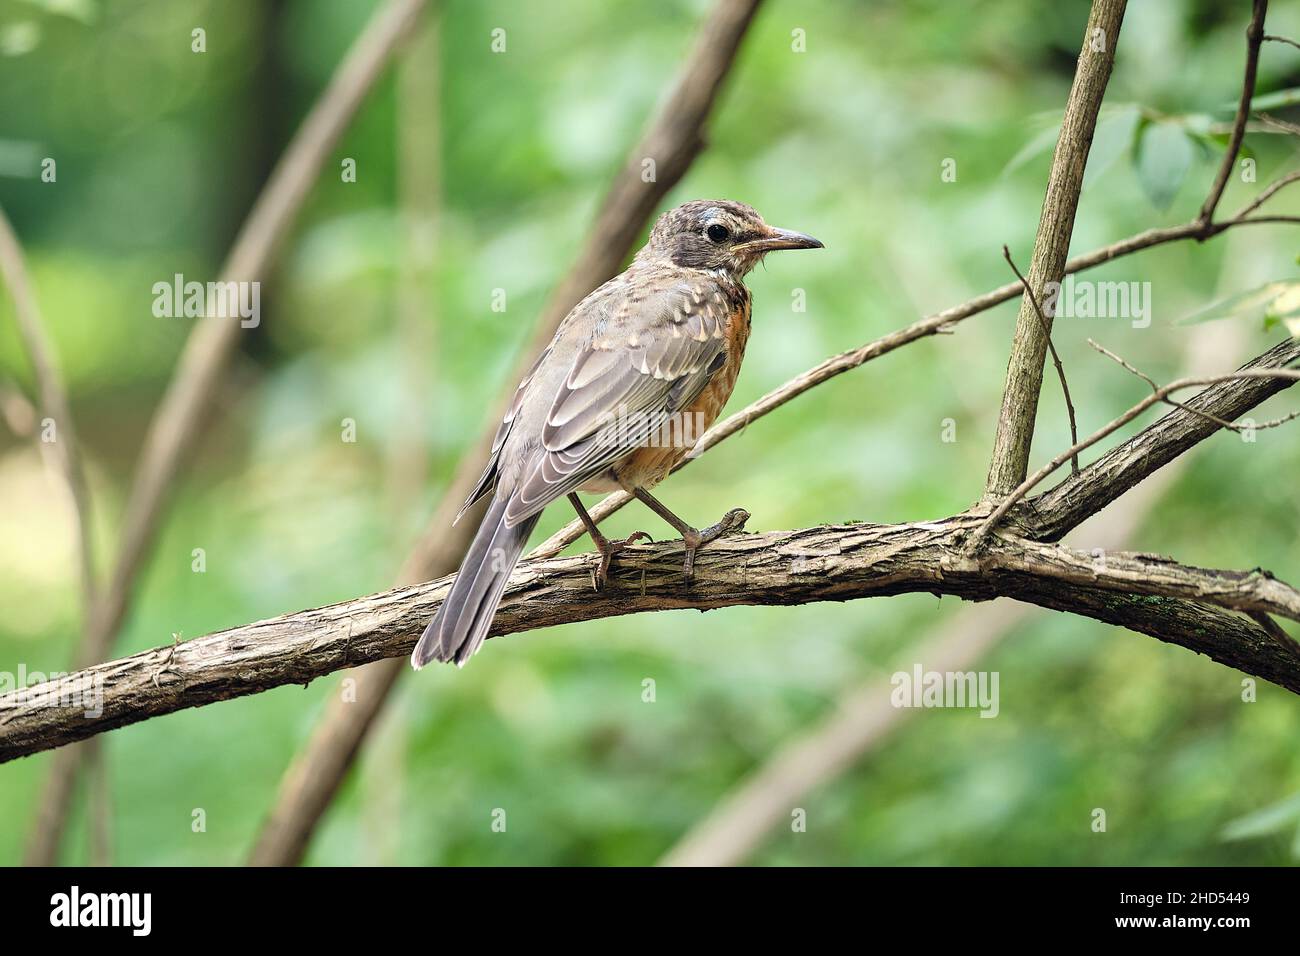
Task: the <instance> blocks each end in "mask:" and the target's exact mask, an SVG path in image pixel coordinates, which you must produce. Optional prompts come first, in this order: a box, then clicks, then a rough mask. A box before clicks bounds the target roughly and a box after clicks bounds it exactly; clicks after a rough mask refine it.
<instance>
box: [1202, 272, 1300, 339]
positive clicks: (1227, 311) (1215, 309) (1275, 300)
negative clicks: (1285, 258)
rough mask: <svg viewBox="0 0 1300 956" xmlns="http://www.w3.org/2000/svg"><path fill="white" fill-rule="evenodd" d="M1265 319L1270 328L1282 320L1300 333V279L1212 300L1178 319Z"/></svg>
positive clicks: (1292, 332) (1275, 283)
mask: <svg viewBox="0 0 1300 956" xmlns="http://www.w3.org/2000/svg"><path fill="white" fill-rule="evenodd" d="M1230 318H1238V319H1240V318H1250V319H1262V320H1263V321H1264V328H1265V329H1268V328H1271V327H1272V326H1274V325H1276V324H1277V323H1279V322H1283V323H1285V324H1286V326H1287V328H1288V329H1290V330H1291V334H1292V335H1300V281H1282V282H1269V283H1267V284H1265V285H1262V286H1259V287H1258V288H1255V289H1247V290H1246V291H1245V292H1237V293H1235V294H1233V295H1230V296H1227V297H1225V298H1222V299H1219V300H1217V301H1215V302H1211V303H1210V304H1209V305H1207V306H1205V307H1204V308H1201V309H1197V310H1196V311H1195V312H1193V313H1191V314H1190V315H1187V316H1185V317H1184V318H1182V319H1181V320H1179V322H1178V324H1179V325H1189V324H1191V323H1194V322H1209V321H1212V320H1214V319H1230Z"/></svg>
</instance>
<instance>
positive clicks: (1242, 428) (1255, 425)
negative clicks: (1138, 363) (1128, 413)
mask: <svg viewBox="0 0 1300 956" xmlns="http://www.w3.org/2000/svg"><path fill="white" fill-rule="evenodd" d="M1088 344H1089V345H1091V346H1092V347H1093V348H1094V349H1096V350H1097V351H1098V352H1100V353H1101V354H1102V355H1104V356H1106V357H1107V358H1108V359H1111V360H1112V361H1115V362H1118V363H1119V364H1120V365H1121V366H1123V367H1124V368H1125V369H1127V370H1128V371H1130V372H1132V373H1133V374H1134V375H1136V376H1137V377H1138V378H1140V379H1142V381H1144V382H1146V383H1147V384H1148V385H1150V386H1151V391H1153V392H1159V391H1160V386H1159V385H1157V384H1156V382H1155V379H1153V378H1152V377H1151V376H1149V375H1147V374H1146V373H1145V372H1141V371H1138V369H1136V368H1134V367H1133V366H1132V365H1131V364H1129V363H1128V362H1126V361H1125V360H1124V359H1122V358H1120V356H1118V355H1116V354H1115V353H1114V352H1112V351H1111V350H1110V349H1108V348H1106V347H1105V346H1104V345H1098V344H1097V343H1096V342H1094V341H1093V340H1092V339H1088ZM1161 400H1162V401H1163V402H1164V403H1165V404H1166V405H1171V406H1173V407H1174V408H1181V409H1182V410H1183V411H1185V412H1188V413H1189V414H1192V415H1199V416H1201V417H1202V418H1204V419H1205V420H1206V421H1210V422H1213V423H1214V424H1215V425H1218V426H1219V427H1220V428H1226V429H1228V430H1229V431H1233V432H1237V433H1238V434H1241V433H1242V432H1249V431H1258V430H1260V429H1262V428H1277V427H1278V426H1279V425H1285V424H1286V423H1287V422H1290V421H1294V420H1295V419H1296V418H1297V417H1300V411H1294V412H1291V413H1290V414H1288V415H1283V416H1282V417H1280V418H1273V419H1269V420H1268V421H1264V422H1251V423H1250V424H1248V425H1238V424H1236V423H1235V422H1230V421H1228V420H1226V419H1223V418H1220V417H1219V416H1218V415H1213V414H1211V413H1210V412H1205V411H1201V410H1200V409H1199V408H1193V407H1192V406H1190V405H1188V404H1186V403H1184V402H1180V401H1177V400H1176V399H1173V398H1170V397H1169V396H1168V395H1166V396H1165V397H1164V398H1163V399H1161ZM1076 440H1077V439H1076ZM1075 474H1076V475H1077V474H1078V471H1077V470H1076V471H1075Z"/></svg>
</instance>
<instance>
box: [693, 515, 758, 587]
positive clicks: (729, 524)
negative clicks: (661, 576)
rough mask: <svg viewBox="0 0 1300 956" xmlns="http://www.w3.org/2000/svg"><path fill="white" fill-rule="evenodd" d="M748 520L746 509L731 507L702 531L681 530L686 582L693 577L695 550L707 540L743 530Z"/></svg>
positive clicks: (706, 542)
mask: <svg viewBox="0 0 1300 956" xmlns="http://www.w3.org/2000/svg"><path fill="white" fill-rule="evenodd" d="M748 520H749V512H748V511H746V510H745V509H744V508H732V509H731V510H730V511H728V512H727V513H726V514H725V515H723V516H722V520H720V521H719V522H718V523H717V524H713V525H709V527H707V528H705V529H704V530H703V531H697V530H695V529H694V528H688V529H687V530H686V531H685V532H683V534H682V541H683V542H684V543H685V545H686V561H685V562H684V563H683V564H682V574H683V575H684V576H685V577H686V583H687V584H690V583H691V580H692V579H693V578H694V577H695V552H696V551H698V550H699V549H700V548H702V547H704V546H705V545H706V544H708V543H709V542H711V541H716V540H717V539H718V538H721V537H722V536H723V535H724V534H730V533H731V532H733V531H743V530H744V529H745V522H746V521H748Z"/></svg>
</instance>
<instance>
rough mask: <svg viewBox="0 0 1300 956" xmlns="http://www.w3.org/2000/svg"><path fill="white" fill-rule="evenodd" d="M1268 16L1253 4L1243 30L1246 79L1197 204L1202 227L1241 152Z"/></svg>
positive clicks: (1263, 2)
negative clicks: (1216, 164) (1208, 183)
mask: <svg viewBox="0 0 1300 956" xmlns="http://www.w3.org/2000/svg"><path fill="white" fill-rule="evenodd" d="M1267 12H1268V0H1254V3H1253V7H1252V10H1251V16H1250V24H1249V25H1248V26H1247V27H1246V75H1245V77H1244V78H1243V79H1242V81H1241V98H1240V99H1239V100H1238V102H1237V115H1236V117H1235V118H1234V119H1233V121H1232V132H1231V134H1229V136H1228V145H1227V148H1226V149H1225V150H1224V153H1223V161H1222V162H1221V163H1220V164H1219V171H1218V173H1217V174H1216V175H1215V177H1214V185H1213V186H1211V187H1210V194H1209V195H1208V196H1206V197H1205V202H1204V203H1202V204H1201V212H1200V215H1199V216H1198V217H1197V219H1198V221H1199V222H1200V223H1201V225H1203V226H1208V225H1209V224H1210V223H1211V221H1213V219H1214V210H1215V209H1217V208H1218V206H1219V200H1220V199H1222V198H1223V190H1224V189H1225V188H1226V187H1227V185H1228V177H1229V176H1231V175H1232V170H1233V167H1234V166H1235V165H1236V163H1237V153H1238V152H1239V151H1240V150H1241V143H1242V140H1243V139H1245V137H1246V121H1247V120H1249V119H1250V101H1251V100H1252V99H1254V98H1255V74H1256V73H1257V71H1258V69H1259V47H1260V44H1261V43H1263V42H1264V16H1265V14H1266V13H1267Z"/></svg>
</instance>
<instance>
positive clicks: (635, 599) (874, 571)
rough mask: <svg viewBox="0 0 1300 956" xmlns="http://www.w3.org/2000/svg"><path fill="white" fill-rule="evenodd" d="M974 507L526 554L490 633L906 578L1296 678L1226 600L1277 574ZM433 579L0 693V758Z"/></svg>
mask: <svg viewBox="0 0 1300 956" xmlns="http://www.w3.org/2000/svg"><path fill="white" fill-rule="evenodd" d="M981 518H982V516H981V515H979V514H968V515H959V516H956V517H953V518H948V519H944V520H941V521H934V522H917V523H912V524H899V525H865V524H864V525H836V526H828V527H818V528H809V529H804V530H799V531H774V532H767V533H764V534H752V535H751V534H742V535H736V536H732V537H727V538H723V539H720V540H719V541H717V542H715V543H714V545H713V546H711V548H710V549H709V550H708V551H705V552H702V553H701V555H700V556H699V558H698V563H697V568H696V578H695V582H694V584H693V586H692V587H690V588H686V587H684V586H683V583H682V578H681V556H682V551H681V543H680V542H667V543H661V544H656V545H649V546H637V547H634V548H632V549H629V550H628V551H627V552H625V553H624V554H623V555H622V556H621V558H620V564H619V566H618V567H617V569H616V572H615V576H614V579H613V582H612V586H607V587H606V589H605V590H603V591H600V592H593V591H592V589H591V578H590V570H591V561H592V556H591V555H578V556H573V557H564V558H551V559H547V560H542V561H529V562H525V563H524V564H521V565H520V566H519V567H518V569H517V570H516V571H515V573H514V575H512V577H511V581H510V585H509V587H508V588H507V590H506V595H505V598H504V600H503V602H502V604H501V609H500V611H499V612H498V616H497V620H496V624H495V625H494V627H493V634H494V635H500V634H508V633H513V632H516V631H523V630H531V629H535V628H540V627H548V626H551V625H555V624H561V623H572V622H575V621H586V620H595V619H600V618H606V617H612V616H616V615H622V614H631V613H641V612H646V611H658V610H668V609H677V608H698V609H710V608H720V607H730V606H734V605H740V604H758V605H791V604H805V603H809V602H813V601H845V600H850V599H854V598H863V597H873V596H885V595H894V594H904V593H914V592H928V593H933V594H940V595H954V596H958V597H962V598H967V599H972V600H987V599H990V598H994V597H1012V598H1015V599H1017V600H1021V601H1027V602H1029V603H1032V604H1038V605H1041V606H1044V607H1051V608H1055V609H1058V610H1065V611H1071V612H1074V613H1080V614H1084V615H1086V616H1088V617H1094V618H1097V619H1099V620H1104V621H1108V622H1110V623H1115V624H1119V625H1122V626H1125V627H1130V628H1132V629H1134V630H1139V631H1142V632H1143V633H1149V634H1152V635H1154V636H1157V637H1160V638H1161V639H1162V640H1166V641H1170V642H1172V643H1176V644H1181V645H1183V646H1185V647H1190V648H1192V649H1194V650H1197V651H1199V652H1201V653H1204V654H1208V655H1209V656H1211V657H1213V658H1214V659H1215V660H1218V661H1220V662H1222V663H1225V664H1228V665H1229V666H1232V667H1237V668H1239V669H1243V670H1245V671H1247V672H1248V673H1251V674H1255V675H1256V676H1259V677H1261V678H1263V679H1265V680H1269V681H1272V682H1274V683H1276V684H1279V685H1280V686H1283V687H1286V688H1287V689H1289V690H1292V691H1294V692H1296V693H1300V656H1298V655H1296V654H1294V653H1291V652H1289V651H1288V650H1287V649H1286V648H1284V647H1281V646H1279V645H1278V643H1277V642H1276V641H1275V640H1273V638H1272V637H1270V636H1269V635H1268V634H1267V633H1266V632H1265V631H1264V629H1263V628H1261V627H1260V626H1259V625H1258V624H1257V623H1255V622H1254V621H1251V620H1248V619H1247V618H1245V617H1242V616H1240V615H1237V614H1234V613H1231V611H1230V610H1228V609H1240V610H1243V611H1259V612H1265V613H1276V614H1280V615H1284V616H1287V617H1290V618H1291V619H1293V620H1300V592H1296V591H1295V590H1294V589H1292V588H1290V587H1289V586H1287V585H1285V584H1283V583H1281V582H1280V581H1276V580H1274V579H1272V578H1269V577H1268V576H1266V575H1263V574H1261V573H1258V572H1252V573H1243V572H1234V571H1214V570H1206V569H1199V568H1191V567H1186V566H1183V565H1179V564H1177V563H1175V562H1173V561H1170V560H1166V559H1158V558H1154V557H1152V556H1147V555H1133V554H1125V553H1104V554H1102V555H1101V556H1100V557H1099V556H1097V555H1095V554H1092V553H1087V552H1079V551H1073V550H1071V549H1068V548H1064V547H1061V546H1059V545H1051V544H1041V543H1037V542H1032V541H1028V540H1024V539H1004V538H996V539H994V540H993V541H991V542H990V544H989V547H988V548H987V549H986V551H984V552H983V553H981V554H980V555H979V556H977V557H971V556H970V555H968V554H966V553H965V551H964V540H965V538H966V537H967V536H968V534H969V532H970V531H971V530H972V528H973V527H974V526H975V524H976V523H977V522H979V521H980V520H981ZM450 580H451V579H450V577H447V578H442V579H440V580H438V581H436V582H433V583H431V584H424V585H419V586H415V587H406V588H397V589H395V590H392V591H386V592H384V593H381V594H375V595H370V596H367V597H363V598H360V599H358V600H355V601H347V602H343V603H341V604H335V605H331V606H329V607H324V608H316V609H313V610H308V611H302V612H299V613H297V614H289V615H285V616H283V617H278V618H273V619H271V620H269V621H260V622H258V623H255V624H248V625H245V626H243V627H237V628H232V629H230V630H227V631H222V632H220V633H217V634H213V635H210V636H207V637H203V638H198V639H196V640H193V641H188V642H186V643H183V644H179V645H174V646H170V647H161V648H156V649H154V650H151V651H145V652H143V653H141V654H136V655H133V656H131V657H127V658H123V659H121V660H117V661H112V662H109V663H106V664H100V665H96V666H94V667H91V668H87V669H85V670H83V671H80V672H77V673H75V674H72V675H69V676H66V677H64V678H61V679H58V680H54V681H51V682H48V683H45V684H40V685H37V686H35V687H33V688H29V689H24V690H20V691H15V692H12V693H10V694H6V695H4V696H3V697H0V761H4V760H10V759H13V758H15V757H20V756H25V755H27V754H31V753H35V752H38V751H41V750H48V749H50V748H52V747H57V746H60V745H63V744H66V743H70V742H72V741H76V740H82V739H85V738H86V737H89V736H92V735H94V734H98V733H101V732H103V731H105V730H109V729H112V728H114V727H120V726H124V725H126V724H131V723H135V722H138V721H140V720H145V719H148V718H150V717H155V716H159V715H161V714H166V713H171V712H174V711H176V710H181V709H184V708H187V707H195V706H200V705H202V704H208V703H213V702H215V701H219V700H226V699H230V698H234V697H240V696H244V695H247V694H252V693H257V692H260V691H263V690H267V689H269V688H271V687H277V686H281V685H284V684H301V683H306V682H308V681H311V680H313V679H315V678H317V677H320V676H322V675H324V674H326V673H329V672H331V671H334V670H338V669H340V668H343V667H352V666H355V665H357V664H361V663H366V662H369V661H374V660H379V659H380V658H384V657H401V656H404V655H406V654H408V653H409V652H410V650H411V648H412V647H413V646H414V643H415V640H416V637H417V636H418V635H419V633H420V631H421V630H422V629H423V627H424V624H425V622H426V621H427V620H428V619H429V617H430V616H431V615H432V614H433V612H434V611H435V610H436V609H437V606H438V604H439V603H440V601H441V600H442V598H443V596H444V595H445V594H446V592H447V589H448V587H449V584H450ZM1153 595H1159V596H1153ZM95 691H99V692H101V694H102V696H96V695H95V693H94V692H95ZM88 695H89V699H88ZM92 705H93V706H92ZM88 711H90V712H91V713H92V716H87V712H88ZM97 711H102V712H99V713H95V712H97Z"/></svg>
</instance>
